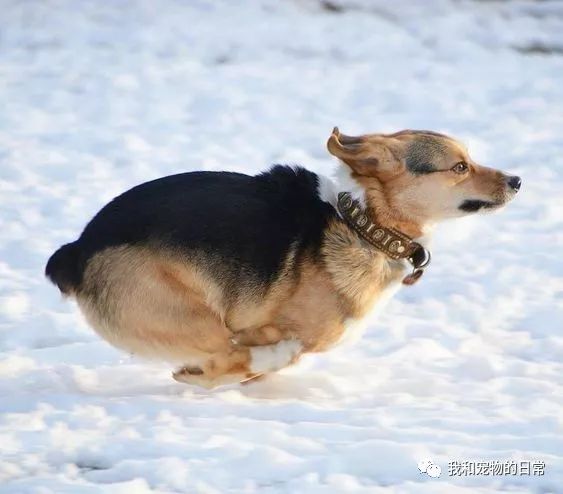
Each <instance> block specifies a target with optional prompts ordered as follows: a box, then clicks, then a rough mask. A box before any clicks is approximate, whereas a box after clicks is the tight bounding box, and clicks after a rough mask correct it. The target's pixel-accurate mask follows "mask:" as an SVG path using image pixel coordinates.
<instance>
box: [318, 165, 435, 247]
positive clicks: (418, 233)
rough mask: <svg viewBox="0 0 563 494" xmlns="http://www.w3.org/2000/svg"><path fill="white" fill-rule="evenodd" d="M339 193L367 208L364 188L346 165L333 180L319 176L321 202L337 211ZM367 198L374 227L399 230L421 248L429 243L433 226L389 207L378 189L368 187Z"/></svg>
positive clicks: (338, 170) (338, 169) (385, 198)
mask: <svg viewBox="0 0 563 494" xmlns="http://www.w3.org/2000/svg"><path fill="white" fill-rule="evenodd" d="M340 192H348V193H349V194H350V195H351V196H352V199H354V200H356V201H358V202H359V203H360V204H361V205H362V207H364V208H365V209H368V204H367V201H366V191H365V188H364V187H363V186H362V185H361V183H360V182H359V181H358V180H356V179H355V178H354V177H352V175H351V174H350V172H349V171H348V169H347V167H346V166H339V167H338V168H337V170H336V173H335V174H334V178H333V179H332V180H331V179H330V178H327V177H324V176H319V194H320V197H321V199H322V200H324V201H326V202H328V203H330V204H331V205H332V206H334V207H335V208H336V206H337V203H338V194H339V193H340ZM370 196H371V199H372V200H370V205H369V206H370V208H369V209H371V210H372V216H373V219H374V220H376V222H377V224H379V225H381V226H382V227H384V228H389V229H394V230H397V231H400V232H402V233H403V234H405V235H407V236H408V237H410V238H412V239H415V240H417V241H418V242H419V243H421V244H423V245H424V244H425V243H426V242H427V241H428V239H429V237H430V235H431V233H432V230H433V225H430V224H428V223H425V222H422V221H419V220H418V219H415V218H408V217H406V216H403V215H401V213H400V212H399V211H398V210H397V208H393V207H391V205H390V204H389V200H388V198H387V197H385V194H384V193H383V191H382V190H381V189H379V190H378V189H374V188H373V187H371V188H370Z"/></svg>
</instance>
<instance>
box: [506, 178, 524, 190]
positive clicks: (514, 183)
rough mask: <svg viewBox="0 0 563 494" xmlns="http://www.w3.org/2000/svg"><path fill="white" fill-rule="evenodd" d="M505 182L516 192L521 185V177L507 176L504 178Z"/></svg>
mask: <svg viewBox="0 0 563 494" xmlns="http://www.w3.org/2000/svg"><path fill="white" fill-rule="evenodd" d="M506 183H507V184H508V185H509V186H510V188H512V189H513V190H514V191H516V192H518V191H519V190H520V185H522V179H521V178H520V177H517V176H513V177H508V178H507V179H506Z"/></svg>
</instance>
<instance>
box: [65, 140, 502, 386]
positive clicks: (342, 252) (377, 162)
mask: <svg viewBox="0 0 563 494" xmlns="http://www.w3.org/2000/svg"><path fill="white" fill-rule="evenodd" d="M420 136H421V134H420V133H416V132H410V131H403V132H399V133H396V134H391V135H383V134H373V135H368V136H360V137H348V136H344V135H342V134H340V133H339V132H338V130H337V129H335V131H334V132H333V135H332V136H331V137H330V139H329V142H328V148H329V150H330V152H331V153H332V154H334V155H335V156H337V157H338V158H340V159H341V160H342V161H343V162H344V163H345V164H346V166H348V167H349V168H350V171H351V174H352V178H353V179H354V180H355V181H356V182H357V183H358V184H360V185H361V187H362V189H363V191H364V192H365V200H366V206H367V208H368V210H369V211H370V212H371V214H373V216H374V217H375V218H377V221H378V223H380V224H382V225H383V226H387V227H391V228H396V229H398V230H400V231H402V232H404V233H405V234H407V235H409V236H411V237H419V236H420V235H422V234H423V233H424V232H425V231H426V229H427V227H428V225H429V224H432V223H433V222H435V221H438V220H440V219H442V218H444V217H451V216H454V215H456V214H457V212H458V210H457V209H456V208H457V205H459V203H460V202H461V201H462V200H463V199H464V198H479V199H481V198H482V199H483V200H489V201H493V202H495V203H497V202H498V203H499V204H501V203H504V202H506V201H507V200H508V199H509V198H510V197H509V194H508V193H507V191H506V186H505V185H504V180H505V176H504V175H503V174H502V173H500V172H498V171H496V170H492V169H488V168H485V167H482V166H479V165H477V164H476V163H474V162H473V161H472V160H471V159H470V158H469V156H468V154H467V151H466V150H465V148H464V147H463V146H462V145H460V144H459V143H457V142H456V141H454V140H453V139H451V138H449V137H446V136H441V135H440V134H434V133H428V136H427V137H424V139H429V141H428V142H429V143H430V147H429V148H428V149H430V151H429V154H431V155H432V162H433V165H434V166H435V167H436V168H437V169H438V170H444V172H443V173H442V172H441V171H440V172H438V173H432V174H429V175H416V174H413V173H410V172H409V170H408V169H407V165H406V163H407V160H408V153H409V149H412V143H413V142H416V139H420V138H421V137H420ZM461 160H463V161H466V162H467V163H468V164H469V165H470V167H471V170H470V173H468V174H467V176H463V177H462V176H460V175H456V174H455V173H453V172H451V171H449V169H450V168H451V167H452V166H453V165H455V163H456V162H459V161H461ZM221 273H222V271H221V268H220V260H217V259H213V258H212V257H211V256H209V255H207V254H206V253H203V252H199V253H193V254H190V257H186V256H185V255H184V254H180V253H178V252H173V251H167V250H165V249H163V248H161V247H159V246H145V247H133V246H121V247H114V248H108V249H106V250H104V251H102V252H99V253H97V254H96V255H95V256H94V257H93V258H92V259H90V261H89V262H88V265H87V268H86V270H85V273H84V281H83V284H82V286H81V288H80V290H79V291H78V292H77V293H76V294H75V296H76V298H77V300H78V303H79V305H80V307H81V308H82V310H83V312H84V313H85V315H86V317H87V318H88V320H89V322H90V323H91V325H92V326H93V327H94V328H95V329H96V331H97V332H98V333H99V334H100V335H101V336H102V337H103V338H105V339H106V340H107V341H109V342H110V343H111V344H113V345H115V346H116V347H119V348H122V349H125V350H127V351H129V352H132V353H135V354H139V355H143V356H146V357H154V358H160V359H165V360H168V361H170V362H173V363H175V364H177V365H179V366H180V368H179V370H178V371H176V372H175V373H174V378H175V379H177V380H179V381H182V382H188V383H192V384H199V385H202V386H207V387H212V386H215V385H218V384H227V383H232V382H241V381H244V380H247V379H254V378H257V377H258V376H259V375H260V372H256V371H253V370H252V369H253V361H252V358H253V357H252V349H253V348H257V347H261V348H267V349H270V350H271V351H272V354H275V352H276V350H277V349H278V347H276V345H279V344H281V343H282V342H287V341H292V340H296V341H298V342H299V343H300V347H299V348H300V349H301V350H300V351H302V352H319V351H324V350H326V349H328V348H330V347H331V346H333V345H334V344H335V343H336V342H337V341H338V340H339V339H340V338H341V337H342V335H343V332H344V331H345V327H346V321H347V320H350V319H360V318H362V317H363V316H364V315H365V314H366V313H367V312H368V311H369V310H370V309H371V307H372V306H373V305H374V304H375V302H376V301H377V300H378V299H379V298H380V297H381V296H382V293H383V292H384V291H385V290H386V289H387V288H388V287H389V286H390V285H392V284H393V283H396V282H398V281H399V280H401V278H402V277H403V276H404V274H405V266H404V264H403V263H400V262H396V261H392V260H390V259H389V258H387V257H385V256H384V255H383V254H382V253H381V252H379V251H377V250H375V249H374V248H373V247H371V246H369V245H368V244H366V243H365V242H364V241H363V240H361V239H360V238H359V237H358V235H357V234H356V233H355V232H354V231H353V230H352V229H351V228H350V227H348V226H347V225H346V224H345V223H344V222H343V221H342V220H340V219H334V220H332V221H331V222H330V223H329V225H328V226H327V227H326V229H325V232H324V239H323V243H322V249H321V260H320V262H318V261H314V260H313V259H309V258H306V257H305V258H301V259H296V258H295V250H294V249H291V250H290V254H289V255H288V256H287V258H286V259H285V260H284V267H283V269H282V270H281V272H280V274H279V276H278V278H277V279H276V280H275V281H273V282H272V283H270V284H269V285H268V286H259V285H258V284H256V283H255V282H253V281H252V280H251V279H250V278H249V279H248V280H242V283H243V285H244V286H242V287H235V288H233V286H232V284H231V285H230V284H229V281H228V279H227V276H222V275H221ZM279 348H281V347H279ZM288 348H289V347H288ZM283 356H284V355H281V357H283ZM281 357H280V362H282V363H281V364H279V365H280V366H281V367H283V366H284V365H288V364H290V363H292V362H294V361H296V360H298V358H299V354H295V355H293V354H289V353H288V359H287V362H286V363H283V359H281ZM274 370H275V369H274Z"/></svg>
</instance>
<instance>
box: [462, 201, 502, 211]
mask: <svg viewBox="0 0 563 494" xmlns="http://www.w3.org/2000/svg"><path fill="white" fill-rule="evenodd" d="M494 207H495V203H494V202H490V201H481V200H479V199H468V200H466V201H463V202H462V203H461V205H460V206H459V209H461V210H462V211H465V212H466V213H475V212H477V211H479V210H480V209H490V208H494Z"/></svg>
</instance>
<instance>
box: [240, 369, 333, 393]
mask: <svg viewBox="0 0 563 494" xmlns="http://www.w3.org/2000/svg"><path fill="white" fill-rule="evenodd" d="M238 390H239V392H240V394H242V395H244V396H246V397H248V398H254V399H263V400H276V399H296V400H311V399H313V400H314V399H325V398H333V397H335V396H339V395H341V394H342V391H341V390H340V389H339V387H338V386H337V385H336V384H335V383H334V381H333V380H332V379H331V378H330V376H329V375H327V374H324V373H308V374H305V375H304V374H299V373H293V372H292V373H288V374H285V373H282V374H270V375H268V376H265V377H264V378H262V379H259V380H257V381H251V382H249V383H247V384H244V383H243V384H241V385H240V386H239V387H238Z"/></svg>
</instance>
